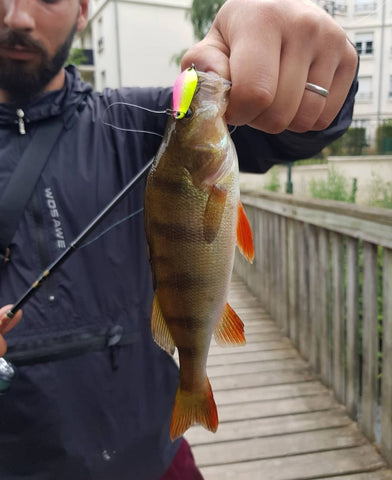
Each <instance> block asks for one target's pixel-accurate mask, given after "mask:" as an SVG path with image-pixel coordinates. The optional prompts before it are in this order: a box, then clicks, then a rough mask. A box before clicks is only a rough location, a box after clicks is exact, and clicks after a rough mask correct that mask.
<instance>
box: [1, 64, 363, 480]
mask: <svg viewBox="0 0 392 480" xmlns="http://www.w3.org/2000/svg"><path fill="white" fill-rule="evenodd" d="M354 89H355V87H354V86H353V89H352V92H351V93H350V96H349V98H348V100H347V101H346V104H345V106H344V108H343V109H342V112H341V113H340V115H339V116H338V118H337V119H336V120H335V122H334V124H333V126H332V127H330V128H329V129H328V130H326V131H324V132H319V133H316V132H313V133H308V134H304V135H297V134H293V133H289V132H284V133H283V134H281V135H267V134H263V133H261V132H256V131H254V130H252V129H250V128H238V129H237V130H236V132H235V133H234V134H233V138H234V140H235V142H236V146H237V150H238V153H239V158H240V166H241V167H242V169H243V170H248V171H259V172H264V171H266V170H268V168H270V166H271V165H273V164H275V163H280V162H285V161H286V162H287V161H292V160H294V159H297V158H304V157H306V156H310V155H313V154H315V153H316V152H318V151H320V150H321V149H322V148H323V147H324V145H325V144H327V143H329V142H330V141H331V140H333V139H334V138H337V137H338V136H339V135H341V134H342V133H343V132H344V131H345V129H346V128H347V127H348V126H349V123H350V121H351V113H352V106H353V98H354ZM170 95H171V91H170V89H138V88H131V89H119V90H110V89H106V90H105V91H104V92H103V93H101V94H100V93H94V92H93V91H92V90H91V88H90V87H89V86H88V85H86V84H85V83H83V82H82V81H81V80H80V78H79V76H78V74H77V71H76V69H75V68H74V67H69V68H68V69H67V74H66V85H65V87H64V88H63V89H62V90H61V91H56V92H50V93H48V94H45V95H43V96H42V97H41V98H39V99H37V100H36V101H35V102H34V103H32V104H30V105H29V106H28V107H26V108H25V109H24V113H25V123H26V132H27V133H26V135H21V134H20V133H19V131H18V123H17V116H16V112H15V109H13V108H11V107H10V106H8V105H0V159H1V163H0V191H2V190H3V189H4V187H5V185H6V184H7V182H8V180H9V178H10V175H11V173H12V171H13V169H14V167H15V165H16V164H17V162H18V159H19V158H20V155H21V152H23V150H24V148H25V147H26V145H27V144H28V142H29V141H30V139H31V136H32V135H33V134H34V132H35V130H36V129H37V128H40V125H41V124H42V121H45V120H46V119H48V118H49V117H51V116H57V115H60V114H63V113H64V112H65V111H66V112H67V113H66V115H64V117H65V118H64V122H65V130H64V132H63V135H62V136H61V138H60V139H59V141H58V142H57V143H56V145H55V147H54V149H53V151H52V153H51V157H50V160H49V162H48V163H47V165H46V167H45V169H44V171H43V173H42V175H41V178H40V180H39V182H38V184H37V186H36V188H35V193H34V195H33V198H32V200H31V201H30V203H29V205H28V208H27V209H26V211H25V214H24V216H23V218H22V220H21V221H20V223H19V226H18V230H17V232H16V234H15V237H14V239H13V241H12V244H11V261H10V262H9V263H8V264H6V266H5V267H3V268H2V269H1V271H0V305H5V304H7V303H13V302H15V301H16V299H17V298H18V297H19V296H20V295H21V294H22V293H23V292H24V291H25V290H26V288H27V287H28V286H29V285H30V284H31V283H32V282H33V280H34V279H35V278H36V277H37V276H38V274H39V273H40V272H41V271H42V270H43V269H44V268H45V267H47V266H48V265H49V264H50V263H51V262H52V261H53V260H55V259H56V258H57V257H58V255H59V254H60V253H61V252H62V251H63V250H64V248H65V247H66V246H67V245H68V244H69V243H70V241H72V240H73V239H74V238H75V237H76V236H77V235H78V234H79V233H80V232H81V231H82V230H83V229H84V227H85V226H86V225H87V224H88V223H89V222H90V220H91V219H92V218H93V217H94V216H95V215H96V214H97V213H98V212H99V211H100V210H101V209H102V208H103V207H104V206H105V205H106V204H107V203H108V202H109V201H110V200H111V199H112V198H113V197H114V196H115V194H116V193H118V192H119V191H120V190H121V188H122V187H123V186H124V185H125V184H126V183H127V182H128V181H129V180H130V179H131V178H132V177H134V176H135V174H136V173H137V172H138V171H139V170H140V169H141V168H142V166H143V165H144V164H145V163H146V162H147V161H148V160H149V159H150V158H151V157H152V156H153V155H154V153H155V152H156V150H157V148H158V145H159V142H160V138H159V137H156V136H153V135H148V134H141V133H130V132H126V131H121V130H119V129H117V128H111V127H109V126H107V125H105V123H110V124H112V125H114V126H116V127H119V128H122V129H139V130H148V131H154V132H157V133H163V131H164V128H165V123H166V117H165V115H158V114H153V113H148V112H145V111H142V110H140V109H137V108H135V107H130V106H124V105H119V104H116V105H113V106H112V107H111V108H110V109H109V110H107V111H106V109H107V107H109V105H112V104H114V103H116V102H127V103H130V104H137V105H142V106H145V107H149V108H153V109H154V110H164V109H165V108H167V107H168V106H170V101H171V98H170ZM305 140H306V141H305ZM33 160H34V159H32V161H33ZM143 193H144V186H143V185H140V186H139V187H138V188H137V189H136V190H135V191H133V192H132V193H131V194H130V195H129V196H128V197H127V198H126V199H125V200H124V201H122V203H121V204H120V205H119V206H118V207H116V210H115V211H114V212H113V214H111V215H110V217H109V218H108V219H107V220H106V221H105V223H104V224H103V225H101V227H100V228H99V231H101V232H102V231H104V230H105V229H106V228H107V227H108V225H110V224H113V223H115V222H116V221H117V220H120V219H123V218H125V217H127V216H128V215H130V214H131V213H132V212H139V211H140V209H141V208H142V207H143ZM97 234H98V232H96V233H95V234H94V235H93V237H95V236H96V235H97ZM152 294H153V292H152V286H151V274H150V268H149V264H148V260H147V254H146V247H145V235H144V228H143V215H142V214H141V213H136V214H135V215H134V216H133V217H132V218H131V219H129V220H127V221H126V222H123V223H121V224H120V225H119V226H117V227H116V228H114V229H111V230H110V231H109V232H108V233H106V234H105V235H103V236H102V237H100V238H99V239H98V240H96V241H94V242H93V243H91V244H89V245H86V246H85V247H84V248H82V249H81V250H80V251H77V252H76V253H74V254H73V256H72V257H71V258H70V259H69V260H67V262H66V263H64V264H63V265H62V267H61V268H60V269H59V271H58V272H56V273H54V274H53V275H52V276H50V277H49V279H48V280H47V281H46V283H44V285H43V286H42V288H41V289H40V290H39V292H38V293H37V294H36V295H35V296H34V297H33V298H31V300H30V301H29V302H28V303H27V304H26V306H25V307H24V317H23V320H22V321H21V322H20V324H19V325H18V326H17V327H16V328H15V329H14V330H12V331H11V332H10V333H9V334H7V341H8V345H9V351H8V354H7V355H8V358H9V359H11V360H12V361H13V362H14V363H15V364H16V365H18V369H17V376H16V378H15V380H14V381H13V384H12V387H11V389H10V391H9V392H8V393H7V394H5V395H3V396H0V411H1V412H2V413H1V415H0V478H1V480H22V479H27V478H28V479H29V480H69V479H70V478H71V479H72V480H89V479H92V480H131V479H132V480H133V479H135V480H155V479H159V478H160V477H161V476H162V475H163V473H164V472H165V470H166V468H167V467H168V465H169V463H170V462H171V460H172V458H173V456H174V454H175V452H176V450H177V448H178V442H175V443H174V444H173V443H172V442H171V441H170V439H169V434H168V431H169V425H170V418H171V412H172V405H173V399H174V394H175V389H176V386H177V378H178V372H177V368H176V366H175V364H174V362H173V360H172V359H171V358H170V357H169V356H168V355H167V354H166V353H165V352H163V351H162V350H161V349H160V348H159V347H157V346H156V345H155V344H154V342H153V341H152V339H151V333H150V309H151V301H152Z"/></svg>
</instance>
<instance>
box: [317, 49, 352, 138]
mask: <svg viewBox="0 0 392 480" xmlns="http://www.w3.org/2000/svg"><path fill="white" fill-rule="evenodd" d="M357 66H358V56H357V53H356V51H355V49H354V47H353V46H352V45H351V43H350V42H349V41H348V40H347V42H346V48H345V53H344V55H343V58H342V61H341V62H340V64H339V66H338V68H337V69H336V72H335V76H334V78H333V81H332V84H331V86H330V89H329V90H330V93H329V95H328V97H327V102H326V105H325V108H324V110H323V111H322V113H321V114H320V116H319V118H318V119H317V121H316V122H315V124H314V125H313V130H324V129H325V128H327V127H328V126H329V125H330V124H331V123H332V122H333V120H334V119H335V117H336V116H337V114H338V113H339V111H340V109H341V108H342V106H343V104H344V102H345V100H346V98H347V95H348V92H349V90H350V88H351V85H352V82H353V79H354V77H355V73H356V70H357Z"/></svg>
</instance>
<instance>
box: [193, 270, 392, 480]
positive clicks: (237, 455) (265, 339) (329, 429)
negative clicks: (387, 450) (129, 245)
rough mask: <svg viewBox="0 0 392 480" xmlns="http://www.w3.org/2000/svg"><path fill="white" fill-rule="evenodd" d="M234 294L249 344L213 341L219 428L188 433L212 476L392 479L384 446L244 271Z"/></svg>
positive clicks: (213, 479)
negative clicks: (360, 423) (304, 353)
mask: <svg viewBox="0 0 392 480" xmlns="http://www.w3.org/2000/svg"><path fill="white" fill-rule="evenodd" d="M229 302H230V304H231V306H232V307H233V308H234V309H235V310H236V312H237V313H238V314H239V315H240V317H241V318H242V320H243V321H244V324H245V335H246V338H247V345H246V346H244V347H238V348H236V347H234V348H233V347H227V348H221V347H219V346H217V345H216V344H214V342H212V345H211V349H210V355H209V358H208V364H207V373H208V376H209V378H210V382H211V386H212V389H213V391H214V397H215V401H216V403H217V407H218V413H219V421H220V424H219V427H218V431H217V432H216V433H215V434H212V433H211V432H208V431H206V430H205V429H203V428H202V427H200V426H195V427H192V428H191V429H189V430H188V431H187V433H186V435H185V436H186V438H187V439H188V441H189V442H190V444H191V445H192V450H193V453H194V456H195V459H196V463H197V464H198V466H199V468H200V470H201V472H202V474H203V476H204V479H205V480H258V479H260V480H307V479H314V480H316V479H321V478H329V479H331V480H335V479H336V480H337V479H338V478H339V479H340V480H392V470H390V469H388V468H387V465H386V462H385V461H384V459H383V458H382V457H381V456H380V454H379V452H378V450H377V449H376V448H375V447H374V446H373V445H371V444H370V443H369V442H368V440H367V439H366V438H365V437H364V435H363V434H362V433H361V432H360V430H359V429H358V427H357V425H356V424H355V423H354V422H353V421H352V420H351V419H350V417H349V416H348V415H347V413H346V411H345V409H344V408H343V407H342V406H341V405H339V403H338V402H337V401H336V400H335V398H334V396H333V394H332V393H331V391H330V390H328V389H327V388H326V387H325V386H324V385H322V384H321V382H320V381H319V379H318V376H317V375H315V374H314V373H313V372H312V370H311V369H310V368H309V365H308V364H307V362H306V361H304V360H303V359H302V358H301V357H300V355H299V353H298V352H297V351H296V350H295V348H294V347H293V345H292V343H291V342H290V340H289V339H287V338H285V337H283V336H281V335H280V331H279V328H278V327H277V326H276V324H275V323H273V322H272V320H271V319H270V317H269V315H268V314H267V312H266V311H265V310H264V309H263V307H262V305H261V304H260V302H259V301H258V300H257V299H256V298H255V297H254V296H253V295H252V294H251V293H250V292H249V291H248V290H247V289H246V287H245V285H244V284H243V282H242V281H241V280H240V279H239V278H238V277H236V276H234V277H233V281H232V285H231V290H230V296H229Z"/></svg>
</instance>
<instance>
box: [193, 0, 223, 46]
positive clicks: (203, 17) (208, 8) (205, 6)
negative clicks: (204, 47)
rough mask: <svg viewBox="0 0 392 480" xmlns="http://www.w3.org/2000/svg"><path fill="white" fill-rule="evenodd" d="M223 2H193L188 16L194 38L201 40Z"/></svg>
mask: <svg viewBox="0 0 392 480" xmlns="http://www.w3.org/2000/svg"><path fill="white" fill-rule="evenodd" d="M224 3H225V0H193V2H192V7H191V10H190V12H189V16H190V19H191V22H192V25H193V31H194V34H195V37H196V38H197V39H198V40H202V39H203V38H204V37H205V36H206V34H207V32H208V30H209V29H210V27H211V24H212V22H213V20H214V18H215V15H216V14H217V13H218V10H219V9H220V7H221V6H222V5H223V4H224Z"/></svg>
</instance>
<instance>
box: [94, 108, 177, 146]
mask: <svg viewBox="0 0 392 480" xmlns="http://www.w3.org/2000/svg"><path fill="white" fill-rule="evenodd" d="M115 105H123V106H126V107H132V108H138V109H140V110H144V111H145V112H149V113H154V114H156V115H162V114H163V115H171V113H172V112H171V110H168V109H167V110H153V109H151V108H147V107H142V106H141V105H137V104H135V103H127V102H114V103H111V104H110V105H109V106H108V107H107V108H106V109H105V111H104V112H103V115H102V123H103V124H104V125H106V126H107V127H111V128H114V129H115V130H120V131H121V132H130V133H146V134H148V135H156V136H157V137H160V138H163V135H161V134H160V133H157V132H152V131H150V130H138V129H134V128H124V127H119V126H117V125H113V124H112V123H109V122H106V121H105V120H104V117H105V115H106V113H107V112H108V110H109V109H111V108H112V107H114V106H115Z"/></svg>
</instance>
